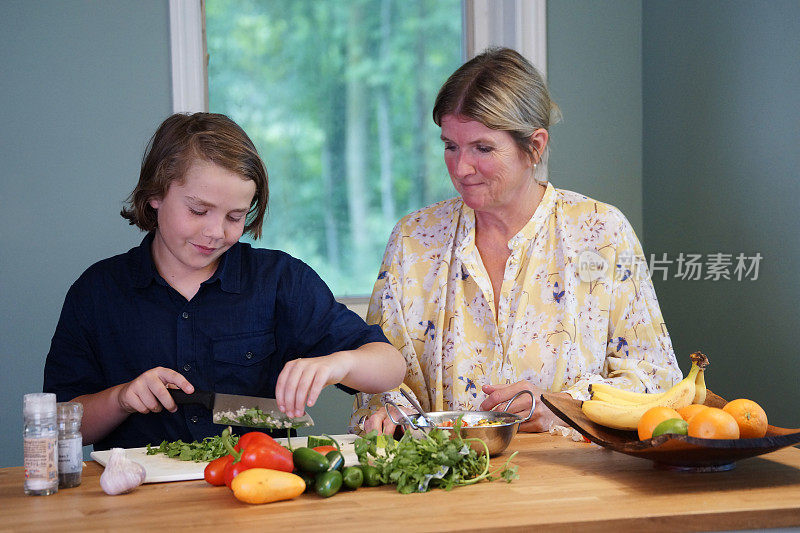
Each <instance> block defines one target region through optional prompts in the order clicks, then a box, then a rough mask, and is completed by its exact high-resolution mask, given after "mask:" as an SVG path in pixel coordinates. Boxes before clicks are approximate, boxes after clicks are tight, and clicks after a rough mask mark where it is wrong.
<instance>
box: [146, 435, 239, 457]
mask: <svg viewBox="0 0 800 533" xmlns="http://www.w3.org/2000/svg"><path fill="white" fill-rule="evenodd" d="M238 440H239V437H237V436H232V438H231V441H232V443H233V444H234V445H235V444H236V442H237V441H238ZM157 453H163V454H164V455H166V456H167V457H172V458H174V459H180V460H181V461H194V462H196V463H199V462H203V461H213V460H214V459H217V458H219V457H222V456H223V455H228V451H227V450H226V449H225V444H224V443H223V441H222V437H220V436H214V437H206V438H204V439H203V442H197V441H194V442H183V441H182V440H176V441H173V442H169V441H166V440H165V441H162V442H161V444H159V445H158V446H152V445H150V444H148V445H147V455H156V454H157Z"/></svg>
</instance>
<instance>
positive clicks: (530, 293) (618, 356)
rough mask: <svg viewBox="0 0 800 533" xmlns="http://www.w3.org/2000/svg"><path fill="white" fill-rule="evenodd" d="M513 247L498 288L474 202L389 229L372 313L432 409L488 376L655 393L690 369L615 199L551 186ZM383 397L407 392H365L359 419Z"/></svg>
mask: <svg viewBox="0 0 800 533" xmlns="http://www.w3.org/2000/svg"><path fill="white" fill-rule="evenodd" d="M508 247H509V249H510V251H511V256H510V257H509V259H508V261H507V262H506V269H505V275H504V278H503V282H502V287H501V290H500V294H499V295H497V300H495V295H494V293H493V290H492V285H491V282H490V279H489V276H488V274H487V272H486V269H485V268H484V265H483V262H482V261H481V257H480V254H479V253H478V249H477V248H476V246H475V212H474V211H473V210H472V209H471V208H469V207H467V206H466V205H465V204H464V203H463V201H462V200H461V198H460V197H459V198H453V199H450V200H445V201H442V202H439V203H437V204H434V205H432V206H429V207H426V208H423V209H421V210H419V211H416V212H414V213H411V214H410V215H408V216H406V217H404V218H403V219H402V220H401V221H400V222H399V223H398V224H397V225H396V226H395V228H394V230H393V231H392V234H391V237H390V239H389V244H388V245H387V247H386V253H385V255H384V258H383V264H382V266H381V269H380V271H379V274H378V280H377V282H376V283H375V288H374V289H373V292H372V298H371V301H370V305H369V310H368V312H367V322H369V323H370V324H380V325H381V327H382V328H383V331H384V333H385V334H386V336H387V338H388V339H389V341H390V342H391V343H392V344H393V345H394V346H395V347H396V348H398V349H399V350H400V351H401V352H402V354H403V356H404V357H405V358H406V363H407V370H406V377H405V380H404V384H405V385H406V386H407V387H408V388H410V389H411V391H413V393H414V394H415V395H416V397H417V399H418V400H419V401H420V403H421V405H422V407H423V408H424V409H425V410H429V411H442V410H477V409H479V406H480V404H481V402H482V401H483V400H484V398H485V394H483V393H482V392H481V386H482V385H485V384H506V383H515V382H517V381H520V380H527V381H529V382H530V383H532V384H533V385H536V386H538V387H542V388H543V389H546V390H550V391H553V392H567V393H569V394H570V395H571V396H572V397H574V398H577V399H587V398H588V396H589V394H588V387H589V384H590V383H593V382H600V381H602V382H605V383H609V384H612V385H615V386H618V387H623V388H626V389H630V390H634V391H639V392H643V391H647V392H654V391H658V390H664V389H666V388H668V387H670V386H672V384H674V383H676V382H677V381H678V380H680V379H681V371H680V369H679V368H678V364H677V362H676V360H675V354H674V352H673V350H672V344H671V342H670V338H669V334H668V333H667V329H666V327H665V325H664V320H663V318H662V316H661V311H660V309H659V307H658V301H657V299H656V294H655V291H654V289H653V285H652V283H651V281H650V278H649V274H648V272H647V268H646V265H645V263H644V260H643V253H642V248H641V245H640V244H639V241H638V239H637V238H636V235H635V233H634V231H633V228H632V227H631V225H630V223H629V222H628V220H627V219H626V218H625V217H624V215H622V213H621V212H620V211H619V210H618V209H616V208H615V207H612V206H610V205H608V204H604V203H601V202H597V201H595V200H592V199H590V198H587V197H585V196H583V195H580V194H576V193H574V192H570V191H564V190H560V189H555V188H554V187H553V186H552V185H548V186H547V190H546V192H545V194H544V197H543V198H542V201H541V203H540V204H539V206H538V207H537V209H536V212H535V213H534V214H533V217H531V219H530V221H529V222H528V223H527V224H526V225H525V227H523V228H522V230H521V231H520V232H519V233H518V234H517V235H515V236H514V237H513V238H512V239H511V240H510V241H509V243H508ZM495 310H496V311H497V312H496V313H495ZM495 315H496V316H497V318H496V319H495ZM384 399H392V400H393V401H394V402H395V403H397V404H398V405H408V403H407V402H406V401H405V400H404V399H403V398H402V396H401V395H400V394H399V391H398V390H394V391H390V392H387V393H384V394H379V395H367V394H359V395H358V396H357V398H356V401H355V404H354V409H353V416H352V417H351V420H350V427H351V430H352V431H356V430H357V424H359V422H360V421H362V420H363V418H364V417H365V416H367V415H369V414H371V413H373V412H374V411H375V410H377V409H380V408H381V405H382V400H384Z"/></svg>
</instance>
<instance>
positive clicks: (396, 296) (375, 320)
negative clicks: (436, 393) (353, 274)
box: [348, 224, 424, 433]
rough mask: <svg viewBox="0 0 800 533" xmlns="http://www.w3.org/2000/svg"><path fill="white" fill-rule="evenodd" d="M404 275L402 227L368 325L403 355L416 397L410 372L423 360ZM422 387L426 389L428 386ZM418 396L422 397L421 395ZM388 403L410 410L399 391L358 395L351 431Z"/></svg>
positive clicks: (384, 264) (378, 283)
mask: <svg viewBox="0 0 800 533" xmlns="http://www.w3.org/2000/svg"><path fill="white" fill-rule="evenodd" d="M402 271H403V253H402V237H401V231H400V224H398V225H397V226H396V227H395V228H394V230H393V231H392V235H391V236H390V238H389V243H388V244H387V245H386V252H385V254H384V257H383V262H382V263H381V268H380V271H379V272H378V279H377V280H376V281H375V286H374V288H373V289H372V296H371V297H370V302H369V307H368V309H367V324H377V325H379V326H380V327H381V329H382V330H383V333H384V335H386V338H387V339H388V340H389V342H390V343H391V344H392V346H394V347H395V348H397V349H398V350H399V351H400V353H402V354H403V357H404V358H405V360H406V369H407V370H406V378H405V380H404V382H405V383H406V391H407V392H408V390H409V388H410V389H411V392H412V393H414V389H415V388H416V387H415V386H413V385H411V384H410V383H409V375H410V372H409V370H408V369H414V368H419V360H418V358H417V353H416V352H415V350H414V344H413V343H412V341H411V337H410V335H409V331H408V329H407V327H406V320H405V313H404V312H403V292H402V283H401V280H402ZM421 386H423V387H424V382H423V383H422V384H421ZM422 390H424V389H421V390H420V392H422ZM415 395H416V393H415ZM416 396H417V397H419V395H416ZM386 400H391V401H393V402H394V403H395V404H397V405H399V406H403V407H410V404H409V403H408V402H407V401H406V399H405V398H404V397H403V396H402V394H401V393H400V388H399V387H397V388H395V389H392V390H391V391H387V392H384V393H381V394H366V393H358V394H357V395H356V398H355V401H354V402H353V413H352V415H351V417H350V424H349V428H348V430H349V431H350V432H351V433H358V432H361V430H362V428H363V422H364V420H366V418H367V417H369V416H371V415H372V414H374V413H375V412H377V411H378V410H380V409H382V408H383V405H384V402H385V401H386Z"/></svg>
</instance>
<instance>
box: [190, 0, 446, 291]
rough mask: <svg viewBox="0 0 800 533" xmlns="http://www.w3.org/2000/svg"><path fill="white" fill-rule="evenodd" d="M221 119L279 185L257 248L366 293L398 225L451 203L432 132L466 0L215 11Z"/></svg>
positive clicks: (286, 1)
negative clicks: (245, 139)
mask: <svg viewBox="0 0 800 533" xmlns="http://www.w3.org/2000/svg"><path fill="white" fill-rule="evenodd" d="M205 7H206V11H205V19H206V43H207V49H208V55H209V64H208V92H209V108H210V110H211V111H212V112H217V113H224V114H226V115H228V116H230V117H231V118H232V119H234V120H235V121H237V122H238V123H239V124H240V125H241V126H242V127H243V128H244V129H245V131H247V132H248V134H249V135H250V136H251V138H252V139H253V142H254V143H255V144H256V146H257V148H258V150H259V153H260V154H261V155H262V157H263V159H264V161H265V162H266V165H267V171H268V172H269V175H270V210H269V215H268V217H267V219H266V222H265V225H264V236H263V237H262V239H261V240H260V242H258V243H256V245H258V246H264V247H268V248H278V249H281V250H285V251H286V252H288V253H290V254H292V255H294V256H295V257H298V258H300V259H302V260H304V261H305V262H307V263H308V264H309V265H311V266H312V268H314V269H315V270H316V271H317V272H318V273H319V274H320V275H321V276H322V277H323V279H325V281H326V282H327V283H328V284H329V285H330V286H331V288H332V290H333V291H334V292H335V293H336V294H337V295H343V296H344V295H364V294H369V292H370V291H371V290H372V285H373V283H374V280H375V276H376V274H377V272H378V267H379V265H380V260H381V256H382V254H383V250H384V247H385V246H386V241H387V238H388V236H389V232H390V231H391V229H392V227H393V226H394V224H395V223H396V222H397V219H398V217H399V216H401V215H403V214H406V213H408V212H410V211H412V210H414V209H417V208H420V207H423V206H425V205H428V204H430V203H433V202H435V201H437V200H441V199H443V198H446V197H448V196H452V195H453V190H452V186H451V184H450V180H449V178H448V175H447V171H446V169H445V167H444V163H443V161H442V157H441V147H440V145H441V141H439V140H438V135H439V132H438V129H437V128H436V125H435V124H433V121H432V120H431V108H432V105H433V101H434V98H435V97H436V92H437V91H438V89H439V87H440V86H441V84H442V82H443V81H444V80H445V79H446V78H447V76H448V75H449V74H450V73H451V72H452V71H453V70H455V69H456V68H457V67H458V65H459V64H460V63H461V3H460V0H414V1H411V0H402V1H401V0H396V1H389V0H384V1H373V0H351V1H348V2H333V1H319V0H283V1H281V0H271V1H269V2H254V1H250V0H238V1H231V0H206V2H205Z"/></svg>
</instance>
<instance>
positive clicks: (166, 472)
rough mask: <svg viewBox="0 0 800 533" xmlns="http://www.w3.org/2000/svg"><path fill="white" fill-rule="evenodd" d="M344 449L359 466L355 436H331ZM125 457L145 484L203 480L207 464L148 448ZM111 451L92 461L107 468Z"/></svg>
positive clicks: (295, 442)
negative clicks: (142, 475)
mask: <svg viewBox="0 0 800 533" xmlns="http://www.w3.org/2000/svg"><path fill="white" fill-rule="evenodd" d="M331 437H333V438H335V439H336V441H337V442H338V443H339V445H340V446H341V447H342V455H343V456H344V463H345V464H346V465H357V464H358V458H357V457H356V452H355V450H354V448H353V442H354V441H355V439H356V436H355V435H331ZM275 440H277V441H278V442H280V443H281V444H284V445H285V444H286V439H285V438H282V439H275ZM307 441H308V439H307V438H306V437H292V447H293V448H298V447H300V446H305V445H306V443H307ZM125 455H126V456H127V457H128V459H131V460H132V461H136V462H137V463H139V464H140V465H142V466H143V467H144V469H145V472H147V476H146V477H145V479H144V482H145V483H162V482H165V481H186V480H190V479H203V471H204V470H205V468H206V465H207V464H208V463H207V462H205V461H204V462H200V463H195V462H194V461H181V460H180V459H173V458H170V457H167V456H166V455H164V454H163V453H158V454H155V455H147V448H127V449H126V450H125ZM110 456H111V450H102V451H96V452H92V453H91V457H92V459H94V460H95V461H97V462H98V463H100V464H101V465H103V466H105V465H106V463H107V462H108V458H109V457H110Z"/></svg>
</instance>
